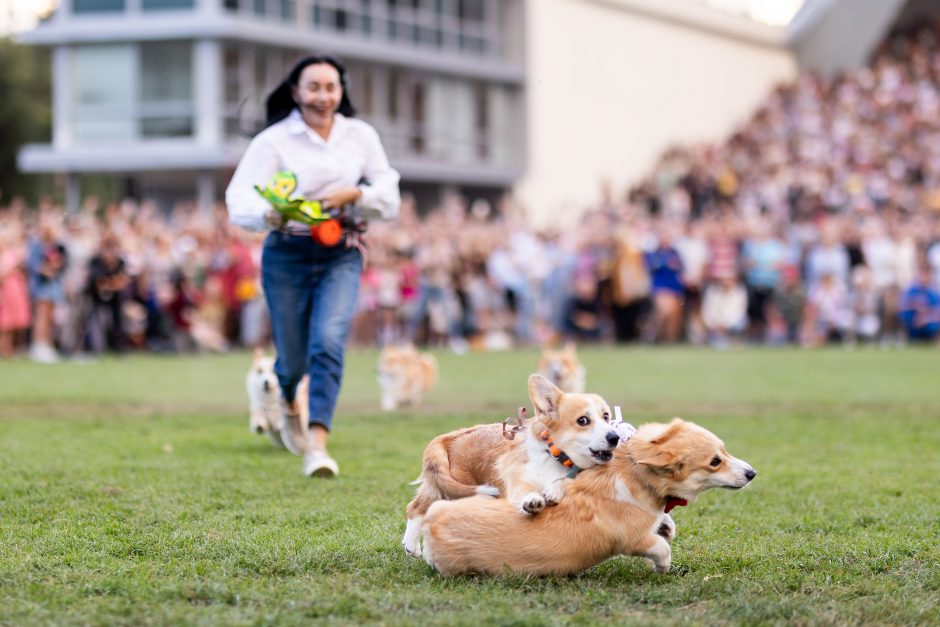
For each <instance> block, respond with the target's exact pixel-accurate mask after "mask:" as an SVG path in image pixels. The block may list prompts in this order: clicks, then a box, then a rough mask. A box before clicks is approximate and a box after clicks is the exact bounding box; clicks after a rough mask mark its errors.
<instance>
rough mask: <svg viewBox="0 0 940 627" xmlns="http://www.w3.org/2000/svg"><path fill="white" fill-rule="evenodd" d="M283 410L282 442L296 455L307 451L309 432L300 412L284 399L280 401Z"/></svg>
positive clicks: (279, 406)
mask: <svg viewBox="0 0 940 627" xmlns="http://www.w3.org/2000/svg"><path fill="white" fill-rule="evenodd" d="M278 409H279V410H280V412H281V428H280V429H279V430H278V435H279V436H280V440H281V443H282V444H283V445H284V448H286V449H287V450H288V451H290V452H291V453H293V454H294V455H303V454H304V453H306V452H307V433H306V429H305V428H304V424H303V421H302V420H301V417H300V412H299V411H295V410H292V409H291V408H290V407H289V406H288V405H287V403H286V402H285V401H284V399H281V400H280V402H279V403H278Z"/></svg>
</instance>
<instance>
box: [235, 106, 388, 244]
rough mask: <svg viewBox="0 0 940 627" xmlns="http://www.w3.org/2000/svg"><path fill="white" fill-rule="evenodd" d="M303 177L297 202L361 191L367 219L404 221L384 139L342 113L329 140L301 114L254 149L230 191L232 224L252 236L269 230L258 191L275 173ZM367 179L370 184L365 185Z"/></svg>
mask: <svg viewBox="0 0 940 627" xmlns="http://www.w3.org/2000/svg"><path fill="white" fill-rule="evenodd" d="M281 170H288V171H290V172H293V173H294V174H295V175H296V176H297V189H296V190H295V191H294V193H293V195H292V197H293V196H302V197H304V198H305V199H307V200H319V199H322V198H324V197H325V196H327V195H328V194H330V193H332V192H334V191H336V190H338V189H340V188H343V187H354V186H357V185H358V187H359V189H360V190H362V197H361V198H360V200H359V202H358V203H357V204H358V206H359V208H360V209H361V210H362V214H363V216H364V217H365V218H367V219H383V220H391V219H393V218H395V217H396V216H397V215H398V208H399V205H400V204H401V195H400V193H399V191H398V181H399V179H400V178H401V177H400V176H399V174H398V172H396V171H395V170H394V169H393V168H392V167H391V166H390V165H389V163H388V158H387V157H386V156H385V150H384V149H383V148H382V142H381V141H380V140H379V134H378V133H377V132H376V131H375V129H374V128H372V126H370V125H369V124H367V123H366V122H363V121H362V120H357V119H355V118H347V117H345V116H343V115H341V114H339V113H337V114H336V115H335V116H334V118H333V128H332V129H330V135H329V137H328V138H327V139H323V138H322V137H320V136H319V135H318V134H317V133H316V132H315V131H314V130H313V129H311V128H310V127H309V126H307V124H306V123H305V122H304V121H303V118H302V117H301V115H300V111H299V110H298V109H294V110H293V111H291V113H290V115H288V116H287V117H286V118H284V119H283V120H281V121H280V122H277V123H275V124H272V125H271V126H269V127H268V128H266V129H265V130H263V131H262V132H261V133H259V134H258V135H257V136H256V137H255V138H254V139H253V140H252V141H251V143H250V144H249V145H248V149H247V150H246V151H245V154H244V156H243V157H242V159H241V161H240V162H239V163H238V167H237V168H236V169H235V174H234V175H233V176H232V180H231V182H230V183H229V185H228V188H227V189H226V190H225V203H226V205H227V206H228V213H229V218H230V219H231V221H232V224H235V225H237V226H240V227H242V228H245V229H249V230H252V231H262V230H264V229H265V228H266V227H265V222H264V214H265V213H266V212H267V211H268V209H270V205H269V204H268V202H267V201H266V200H265V199H264V198H262V197H261V196H260V195H258V192H256V191H255V189H254V186H255V185H257V186H258V187H261V188H264V187H266V186H267V185H268V183H269V182H270V181H271V178H272V177H273V176H274V174H275V173H277V172H279V171H281ZM362 179H365V180H366V181H367V183H365V184H360V181H361V180H362Z"/></svg>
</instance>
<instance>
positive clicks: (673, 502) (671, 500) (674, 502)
mask: <svg viewBox="0 0 940 627" xmlns="http://www.w3.org/2000/svg"><path fill="white" fill-rule="evenodd" d="M688 504H689V501H688V499H680V498H679V497H678V496H667V497H666V507H664V508H663V513H664V514H668V513H669V512H671V511H672V510H673V508H674V507H682V506H683V505H688Z"/></svg>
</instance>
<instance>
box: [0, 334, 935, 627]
mask: <svg viewBox="0 0 940 627" xmlns="http://www.w3.org/2000/svg"><path fill="white" fill-rule="evenodd" d="M439 359H440V362H441V382H440V385H439V386H438V388H437V389H436V390H435V391H434V393H433V394H432V395H431V397H430V398H429V399H428V401H427V403H426V405H425V406H424V407H423V408H422V409H421V410H420V411H417V412H405V413H396V414H383V413H381V412H379V411H378V389H377V386H376V383H375V380H374V375H373V372H372V369H373V365H374V360H375V353H370V352H354V353H351V354H350V356H349V363H348V369H347V381H346V384H345V386H344V390H343V396H342V399H341V402H340V410H339V412H338V417H337V419H336V429H335V435H334V437H333V439H332V440H331V450H332V452H333V454H334V455H335V457H336V458H337V459H338V461H339V463H340V466H341V468H342V474H341V476H340V477H338V478H336V479H334V480H311V479H306V478H304V477H303V476H302V475H301V473H300V460H299V458H296V457H292V456H290V455H289V454H287V453H286V452H284V451H282V450H275V449H274V448H273V447H272V446H271V445H270V444H269V443H268V441H267V439H266V438H263V437H258V436H254V435H251V434H249V433H248V428H247V425H248V420H247V411H246V402H245V399H244V396H245V395H244V390H243V380H244V372H245V369H246V368H247V363H248V358H247V356H245V355H229V356H224V357H185V358H160V357H143V356H141V357H129V358H126V359H123V360H105V361H102V362H100V363H97V364H90V365H78V364H59V365H55V366H38V365H34V364H31V363H28V362H25V361H14V362H2V363H0V477H2V479H0V624H9V625H29V624H53V623H54V624H129V625H143V624H224V625H236V624H297V625H310V624H357V623H367V624H393V625H424V624H464V625H484V624H501V625H510V624H511V625H543V624H580V625H593V624H617V625H619V624H674V623H709V624H716V623H743V624H767V623H789V624H792V623H797V624H853V623H854V624H857V623H879V624H884V623H896V624H927V623H933V624H938V623H940V609H938V599H940V543H938V538H940V515H938V514H940V496H938V495H940V376H938V375H940V352H938V351H936V350H907V351H901V352H879V351H874V350H873V351H842V350H833V351H806V352H797V351H792V352H791V351H764V350H755V351H750V352H737V351H729V352H721V353H717V352H708V351H700V350H691V349H676V350H659V351H647V350H629V351H622V350H613V349H594V350H582V359H583V360H584V361H585V363H586V364H587V367H588V386H589V388H590V389H591V390H592V391H597V392H600V393H602V394H604V395H605V396H606V397H607V399H608V401H610V402H611V404H620V405H622V406H623V408H624V414H625V417H627V419H628V420H630V421H632V422H634V423H641V422H647V421H661V420H667V419H669V418H670V417H672V416H673V415H680V416H682V417H684V418H687V419H690V420H693V421H695V422H698V423H700V424H702V425H703V426H705V427H707V428H709V429H711V430H713V431H715V432H716V433H717V434H718V435H719V436H720V437H722V438H723V439H724V440H725V443H726V444H727V446H728V449H729V450H730V452H731V453H732V454H735V455H737V456H739V457H742V458H744V459H746V460H748V461H749V462H750V463H751V464H752V465H753V466H754V467H755V468H757V469H758V471H759V473H760V474H759V476H758V477H757V479H756V480H755V481H754V483H753V485H751V486H750V487H749V488H748V489H747V490H744V491H741V492H729V491H712V492H708V493H706V494H705V495H703V496H702V497H701V498H700V499H699V501H698V502H697V503H695V504H694V505H692V506H690V507H686V508H680V509H677V510H675V511H674V512H673V515H674V517H675V519H676V522H677V524H678V527H679V535H678V538H677V539H676V541H675V543H674V546H673V567H672V571H671V572H670V573H668V574H666V575H656V574H654V573H653V572H652V571H651V568H650V566H649V565H648V563H647V562H645V561H643V560H640V559H635V558H629V559H627V558H619V559H614V560H610V561H608V562H605V563H604V564H601V565H599V566H597V567H595V568H593V569H591V570H589V571H587V572H585V573H583V574H582V575H579V576H576V577H570V578H542V579H524V578H521V577H510V578H504V579H487V578H473V577H465V578H457V579H450V580H447V579H442V578H440V577H439V576H438V575H437V574H436V573H435V572H434V571H432V570H431V569H430V568H429V567H428V566H426V565H425V564H424V563H423V562H421V561H419V560H416V559H414V558H411V557H408V556H407V555H406V554H405V553H404V552H403V551H402V550H401V548H400V545H399V540H400V536H401V532H402V531H403V528H404V514H403V510H404V506H405V504H406V503H407V502H408V500H409V498H410V496H411V494H412V488H411V487H410V486H409V485H408V482H409V481H411V480H412V479H413V478H414V477H415V476H416V475H417V474H418V470H419V467H420V458H421V451H422V449H423V447H424V445H425V444H426V442H427V441H428V440H429V439H430V438H431V437H433V436H434V435H437V434H438V433H441V432H444V431H447V430H450V429H452V428H455V427H458V426H464V425H469V424H473V423H477V422H484V421H497V420H502V419H503V418H505V417H506V416H507V415H509V414H512V413H514V408H515V407H516V406H517V405H520V404H528V399H527V398H526V395H525V378H526V376H527V374H528V373H529V371H530V369H531V368H532V367H533V364H534V362H535V359H536V353H535V352H516V353H509V354H481V355H468V356H465V357H457V356H453V355H450V354H440V355H439Z"/></svg>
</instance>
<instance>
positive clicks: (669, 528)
mask: <svg viewBox="0 0 940 627" xmlns="http://www.w3.org/2000/svg"><path fill="white" fill-rule="evenodd" d="M656 535H658V536H661V537H663V538H665V539H666V542H672V541H673V540H674V539H675V537H676V521H674V520H673V519H672V516H670V515H669V514H666V515H665V516H663V520H662V522H661V523H659V529H657V530H656Z"/></svg>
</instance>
